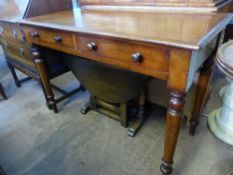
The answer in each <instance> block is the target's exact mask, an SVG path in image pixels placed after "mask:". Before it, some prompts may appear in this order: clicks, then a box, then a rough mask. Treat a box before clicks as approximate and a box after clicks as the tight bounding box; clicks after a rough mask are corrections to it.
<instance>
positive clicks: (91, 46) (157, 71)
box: [77, 36, 169, 79]
mask: <svg viewBox="0 0 233 175" xmlns="http://www.w3.org/2000/svg"><path fill="white" fill-rule="evenodd" d="M77 43H78V49H79V52H80V55H81V56H84V57H87V58H90V59H92V60H95V61H98V62H103V63H108V64H112V65H115V66H120V67H122V68H126V69H129V70H132V71H135V72H138V73H143V74H147V75H151V76H156V77H158V78H162V79H167V75H168V63H169V50H168V49H166V48H164V47H160V46H152V45H144V44H138V43H134V42H132V43H129V42H127V43H125V42H124V41H121V40H113V39H108V38H102V37H101V38H100V37H93V36H77Z"/></svg>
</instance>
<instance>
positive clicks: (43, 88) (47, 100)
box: [40, 80, 52, 110]
mask: <svg viewBox="0 0 233 175" xmlns="http://www.w3.org/2000/svg"><path fill="white" fill-rule="evenodd" d="M40 85H41V89H42V90H43V94H44V98H45V102H46V106H47V107H48V108H49V110H52V106H51V105H50V104H49V99H48V97H47V95H46V91H45V87H44V85H43V83H42V81H41V80H40Z"/></svg>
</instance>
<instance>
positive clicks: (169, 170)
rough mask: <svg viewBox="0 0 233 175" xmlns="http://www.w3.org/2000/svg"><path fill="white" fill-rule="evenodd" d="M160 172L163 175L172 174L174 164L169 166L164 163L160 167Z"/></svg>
mask: <svg viewBox="0 0 233 175" xmlns="http://www.w3.org/2000/svg"><path fill="white" fill-rule="evenodd" d="M160 170H161V172H162V175H169V174H171V173H172V163H171V164H168V163H165V162H163V163H162V164H161V166H160Z"/></svg>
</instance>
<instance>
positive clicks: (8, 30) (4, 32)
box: [0, 22, 25, 41]
mask: <svg viewBox="0 0 233 175" xmlns="http://www.w3.org/2000/svg"><path fill="white" fill-rule="evenodd" d="M0 37H2V38H4V39H5V40H12V41H25V36H24V33H23V31H22V30H21V29H20V27H18V26H17V25H15V24H8V23H3V22H2V23H0Z"/></svg>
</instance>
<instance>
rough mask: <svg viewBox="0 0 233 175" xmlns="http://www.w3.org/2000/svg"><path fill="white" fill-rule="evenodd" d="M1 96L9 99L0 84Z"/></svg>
mask: <svg viewBox="0 0 233 175" xmlns="http://www.w3.org/2000/svg"><path fill="white" fill-rule="evenodd" d="M0 94H1V96H2V97H3V98H4V99H5V100H6V99H7V96H6V93H5V91H4V89H3V87H2V84H1V83H0Z"/></svg>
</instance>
